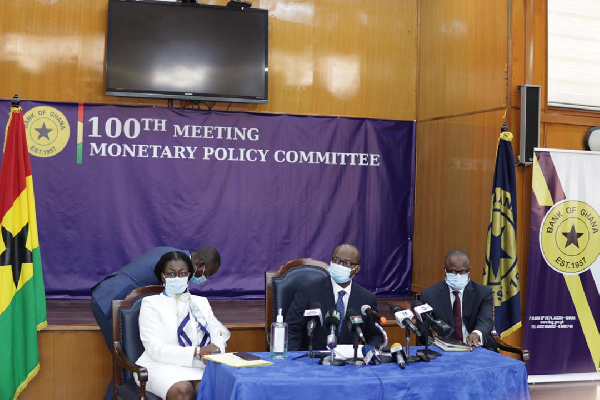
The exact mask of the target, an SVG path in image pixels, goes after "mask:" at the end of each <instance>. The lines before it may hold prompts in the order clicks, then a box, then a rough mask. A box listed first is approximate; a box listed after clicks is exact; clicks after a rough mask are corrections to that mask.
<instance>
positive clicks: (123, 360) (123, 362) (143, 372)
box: [113, 341, 148, 400]
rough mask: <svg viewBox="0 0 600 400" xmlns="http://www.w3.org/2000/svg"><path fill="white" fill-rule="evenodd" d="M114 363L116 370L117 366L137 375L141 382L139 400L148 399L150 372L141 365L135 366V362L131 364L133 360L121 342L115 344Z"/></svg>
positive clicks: (116, 383)
mask: <svg viewBox="0 0 600 400" xmlns="http://www.w3.org/2000/svg"><path fill="white" fill-rule="evenodd" d="M113 361H114V363H115V369H116V366H119V367H121V368H125V369H127V370H129V371H132V372H135V373H136V374H137V377H138V380H139V382H140V396H139V399H140V400H145V399H146V382H148V370H147V369H146V367H142V366H141V365H137V364H134V363H133V362H131V360H130V359H129V358H128V357H127V355H126V354H125V352H124V351H123V348H122V347H121V342H118V341H115V342H114V343H113ZM119 376H121V375H119ZM120 383H122V382H116V381H115V385H118V384H120ZM115 394H116V388H115Z"/></svg>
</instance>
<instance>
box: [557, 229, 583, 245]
mask: <svg viewBox="0 0 600 400" xmlns="http://www.w3.org/2000/svg"><path fill="white" fill-rule="evenodd" d="M562 234H563V236H564V237H566V238H567V244H565V247H569V246H570V245H572V244H574V245H575V246H577V247H579V238H580V237H582V236H583V233H579V232H577V231H576V230H575V225H573V226H571V230H570V231H569V232H562Z"/></svg>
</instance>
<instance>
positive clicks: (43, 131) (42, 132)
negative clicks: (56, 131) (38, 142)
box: [35, 122, 52, 140]
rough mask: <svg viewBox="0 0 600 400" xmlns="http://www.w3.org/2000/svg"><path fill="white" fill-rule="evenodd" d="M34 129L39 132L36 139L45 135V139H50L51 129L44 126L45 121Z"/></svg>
mask: <svg viewBox="0 0 600 400" xmlns="http://www.w3.org/2000/svg"><path fill="white" fill-rule="evenodd" d="M35 130H36V131H38V133H39V134H40V135H39V136H38V139H41V138H43V137H45V138H46V139H48V140H50V136H49V135H50V132H52V129H50V128H47V127H46V123H45V122H44V124H43V125H42V127H41V128H35Z"/></svg>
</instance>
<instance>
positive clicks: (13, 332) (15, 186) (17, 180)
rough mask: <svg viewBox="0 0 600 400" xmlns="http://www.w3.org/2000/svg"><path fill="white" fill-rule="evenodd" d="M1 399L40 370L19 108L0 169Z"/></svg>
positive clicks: (33, 247) (41, 298)
mask: <svg viewBox="0 0 600 400" xmlns="http://www.w3.org/2000/svg"><path fill="white" fill-rule="evenodd" d="M0 230H1V235H0V236H1V239H0V343H1V345H0V400H4V399H13V398H16V397H17V396H19V394H20V393H21V392H22V391H23V390H24V389H25V387H27V384H28V383H29V382H30V381H31V380H32V379H33V378H34V377H35V376H36V375H37V373H38V371H39V370H40V363H39V353H38V331H39V330H41V329H44V328H45V327H46V325H47V322H46V294H45V291H44V279H43V277H42V262H41V257H40V246H39V243H38V232H37V219H36V214H35V200H34V197H33V181H32V179H31V164H30V161H29V152H28V148H27V137H26V134H25V124H24V122H23V110H21V107H19V106H14V103H13V107H11V112H10V118H9V120H8V125H7V128H6V135H5V138H4V156H3V159H2V167H1V168H0Z"/></svg>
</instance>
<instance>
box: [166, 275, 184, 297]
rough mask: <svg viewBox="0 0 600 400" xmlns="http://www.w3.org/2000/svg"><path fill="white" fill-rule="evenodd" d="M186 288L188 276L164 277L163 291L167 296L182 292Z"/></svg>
mask: <svg viewBox="0 0 600 400" xmlns="http://www.w3.org/2000/svg"><path fill="white" fill-rule="evenodd" d="M187 288H188V278H187V277H185V278H180V277H175V278H165V292H167V295H169V296H176V295H178V294H182V293H183V292H185V291H186V290H187Z"/></svg>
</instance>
